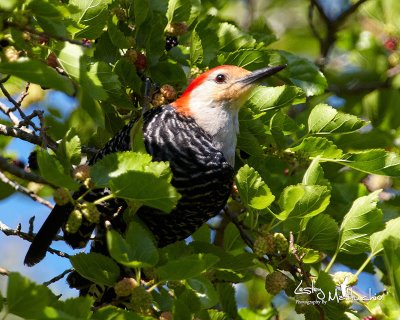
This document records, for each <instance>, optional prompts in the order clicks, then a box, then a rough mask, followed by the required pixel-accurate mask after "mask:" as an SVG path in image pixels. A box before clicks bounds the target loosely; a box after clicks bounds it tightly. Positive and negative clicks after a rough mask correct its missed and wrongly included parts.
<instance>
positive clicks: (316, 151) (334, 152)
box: [289, 137, 343, 159]
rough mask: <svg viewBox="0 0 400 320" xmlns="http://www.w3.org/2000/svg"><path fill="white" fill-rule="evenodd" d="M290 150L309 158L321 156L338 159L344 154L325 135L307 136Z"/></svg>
mask: <svg viewBox="0 0 400 320" xmlns="http://www.w3.org/2000/svg"><path fill="white" fill-rule="evenodd" d="M289 150H290V151H294V152H298V153H300V154H301V155H303V156H305V157H309V158H311V157H317V156H320V157H321V158H326V159H338V158H340V157H341V156H342V154H343V152H342V150H340V149H339V148H338V147H337V146H336V145H335V144H334V143H333V142H332V141H330V140H328V139H326V138H323V137H308V138H305V139H304V140H303V141H302V142H301V143H300V144H299V145H298V146H296V147H294V148H290V149H289Z"/></svg>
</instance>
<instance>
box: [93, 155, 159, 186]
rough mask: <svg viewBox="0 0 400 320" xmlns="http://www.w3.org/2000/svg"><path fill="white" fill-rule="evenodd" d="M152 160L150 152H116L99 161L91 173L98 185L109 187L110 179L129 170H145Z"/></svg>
mask: <svg viewBox="0 0 400 320" xmlns="http://www.w3.org/2000/svg"><path fill="white" fill-rule="evenodd" d="M151 160H152V159H151V156H150V155H149V154H143V153H137V152H115V153H112V154H108V155H106V156H105V157H104V158H103V159H101V160H99V161H97V162H96V163H95V164H94V165H93V167H92V168H91V170H90V175H91V177H92V180H93V183H94V184H95V185H96V186H97V187H107V185H108V183H109V181H110V179H112V178H115V177H118V176H120V175H122V174H124V173H125V172H127V171H132V170H137V171H142V170H145V168H146V166H147V165H149V164H150V163H151Z"/></svg>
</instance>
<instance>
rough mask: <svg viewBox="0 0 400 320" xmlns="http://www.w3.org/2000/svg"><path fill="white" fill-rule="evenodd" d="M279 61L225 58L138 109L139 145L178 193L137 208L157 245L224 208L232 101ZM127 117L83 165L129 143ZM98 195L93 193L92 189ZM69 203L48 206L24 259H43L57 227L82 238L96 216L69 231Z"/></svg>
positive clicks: (234, 128)
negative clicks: (166, 208)
mask: <svg viewBox="0 0 400 320" xmlns="http://www.w3.org/2000/svg"><path fill="white" fill-rule="evenodd" d="M284 67H285V66H275V67H268V68H263V69H259V70H256V71H253V72H250V71H248V70H246V69H243V68H240V67H236V66H230V65H224V66H219V67H216V68H214V69H211V70H209V71H207V72H205V73H203V74H201V75H200V76H199V77H197V78H196V79H195V80H193V81H192V82H191V83H190V85H189V86H188V88H187V89H186V91H185V92H184V93H183V94H182V96H181V97H180V98H178V99H177V100H176V101H175V102H173V103H171V104H169V105H164V106H161V107H159V108H153V109H151V110H149V111H148V112H146V113H145V114H144V116H143V137H144V144H145V147H146V150H147V152H148V153H149V154H150V155H151V156H152V158H153V160H154V161H169V163H170V167H171V170H172V174H173V178H172V185H173V186H174V187H175V188H176V189H177V190H178V191H179V193H180V194H181V195H182V197H181V199H180V200H179V202H178V204H177V206H176V208H175V209H174V210H173V211H172V212H171V213H170V214H168V215H161V214H158V213H159V212H158V211H157V210H155V209H153V208H150V207H145V206H143V207H141V208H140V209H139V210H138V212H137V215H138V216H139V217H140V218H141V220H142V221H143V222H144V223H145V224H146V226H147V227H148V228H149V229H150V231H151V232H152V233H153V234H154V236H155V238H156V240H157V242H158V245H159V246H160V247H161V246H165V245H167V244H169V243H173V242H175V241H178V240H182V239H185V238H186V237H188V236H189V235H191V234H192V233H193V232H194V231H195V230H196V229H197V228H199V227H200V226H201V225H202V224H203V223H205V222H206V221H207V220H208V219H210V218H211V217H214V216H215V215H217V214H218V213H219V212H220V211H221V209H223V207H224V206H225V204H226V201H227V199H228V197H229V195H230V192H231V188H232V182H233V176H234V170H233V167H234V160H235V149H236V139H237V138H236V136H237V133H238V130H239V122H238V112H239V109H240V107H241V105H242V104H243V103H244V101H245V100H246V97H247V95H248V93H249V92H250V89H251V88H252V87H253V86H254V84H255V82H256V81H257V80H260V79H262V78H264V77H267V76H270V75H273V74H275V73H276V72H278V71H280V70H282V69H283V68H284ZM134 123H135V122H134V121H131V122H130V123H129V124H128V125H127V126H125V127H124V128H123V129H122V130H121V131H120V133H118V134H117V135H116V136H115V137H114V138H112V139H111V140H110V141H109V142H108V143H107V144H106V145H105V146H104V148H103V149H102V150H100V151H99V152H98V153H97V154H96V155H95V156H94V157H93V158H92V159H91V160H90V161H89V165H92V164H94V163H95V162H96V161H97V160H99V159H101V158H102V157H104V156H105V155H106V154H109V153H112V152H117V151H127V150H130V146H131V143H130V131H131V129H132V127H133V125H134ZM95 196H96V194H95V195H92V197H95ZM100 196H101V195H100V194H99V193H98V194H97V197H100ZM88 198H89V199H88V201H93V200H94V199H90V195H89V196H88ZM72 210H73V206H72V204H71V203H68V204H66V205H62V206H60V205H56V206H55V207H54V209H53V211H52V212H51V213H50V215H49V217H48V218H47V220H46V221H45V222H44V224H43V226H42V228H41V229H40V230H39V232H38V233H37V235H36V237H35V239H34V241H33V242H32V244H31V247H30V248H29V251H28V253H27V255H26V257H25V264H27V265H30V266H31V265H34V264H36V263H38V262H39V261H40V260H42V259H43V257H44V256H45V254H46V251H47V249H48V247H49V246H50V244H51V242H52V240H53V238H54V237H55V235H56V234H57V233H58V231H59V230H60V228H62V227H63V228H64V237H65V240H66V242H67V243H68V244H70V245H71V246H72V247H73V248H77V247H82V246H84V245H85V244H86V243H87V241H88V238H89V236H90V235H91V233H92V232H93V229H94V227H95V224H94V223H91V222H88V221H83V222H82V225H81V227H80V229H79V231H78V232H77V233H74V234H70V233H68V231H67V230H65V224H66V222H67V220H68V217H69V215H70V213H71V212H72ZM114 215H115V212H114ZM83 219H84V220H85V218H84V217H83ZM120 220H121V219H120ZM95 245H96V244H95ZM101 249H102V250H106V248H104V247H103V248H101ZM102 250H98V251H102Z"/></svg>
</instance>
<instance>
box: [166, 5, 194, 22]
mask: <svg viewBox="0 0 400 320" xmlns="http://www.w3.org/2000/svg"><path fill="white" fill-rule="evenodd" d="M191 9H192V3H191V1H190V0H169V2H168V10H167V18H168V22H183V21H187V20H188V19H189V17H190V10H191Z"/></svg>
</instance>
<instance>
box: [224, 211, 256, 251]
mask: <svg viewBox="0 0 400 320" xmlns="http://www.w3.org/2000/svg"><path fill="white" fill-rule="evenodd" d="M223 210H224V213H225V214H226V215H227V217H228V218H229V219H230V220H231V221H232V223H233V224H234V225H235V226H236V228H238V230H239V233H240V236H241V237H242V239H243V241H244V242H245V243H246V244H247V245H248V246H249V247H251V248H253V244H254V239H253V237H252V236H251V235H250V234H249V233H248V232H247V230H246V229H245V227H244V226H243V224H242V223H241V222H240V221H239V220H238V218H237V216H236V215H235V214H234V213H232V212H231V211H230V210H229V209H228V208H227V207H225V208H224V209H223Z"/></svg>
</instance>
